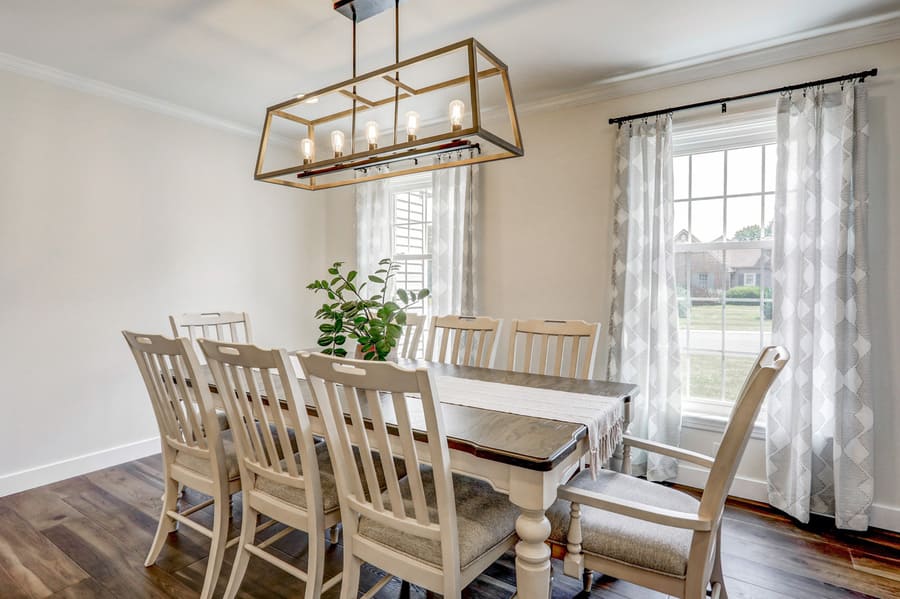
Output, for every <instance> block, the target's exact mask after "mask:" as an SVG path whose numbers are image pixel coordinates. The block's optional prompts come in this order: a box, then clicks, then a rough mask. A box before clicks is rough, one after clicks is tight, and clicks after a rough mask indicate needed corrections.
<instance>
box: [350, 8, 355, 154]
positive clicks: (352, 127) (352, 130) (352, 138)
mask: <svg viewBox="0 0 900 599" xmlns="http://www.w3.org/2000/svg"><path fill="white" fill-rule="evenodd" d="M350 10H351V11H352V13H353V78H354V79H356V6H354V5H352V4H351V5H350ZM350 153H351V154H356V84H355V83H354V84H353V110H352V117H351V119H350Z"/></svg>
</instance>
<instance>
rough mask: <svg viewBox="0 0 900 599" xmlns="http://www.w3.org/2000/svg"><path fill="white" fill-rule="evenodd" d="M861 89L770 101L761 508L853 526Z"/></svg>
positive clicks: (857, 498)
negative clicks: (769, 268)
mask: <svg viewBox="0 0 900 599" xmlns="http://www.w3.org/2000/svg"><path fill="white" fill-rule="evenodd" d="M866 98H867V96H866V88H865V85H864V84H861V83H859V84H856V85H849V84H848V85H845V86H842V89H841V90H839V91H829V92H826V91H824V89H822V88H817V89H816V90H814V91H812V90H811V91H809V92H807V93H804V94H802V95H801V94H795V95H793V96H792V97H791V96H785V97H782V98H780V99H779V102H778V169H777V179H776V209H775V254H774V260H775V279H774V300H775V306H776V311H775V313H774V322H773V331H774V334H773V337H774V339H775V341H776V342H777V343H781V344H783V345H784V346H785V347H787V348H788V349H789V350H790V352H791V354H792V359H791V361H790V363H789V364H788V365H787V367H786V368H785V369H784V371H783V372H782V373H781V376H780V377H779V378H778V379H777V380H776V381H775V386H774V387H773V390H772V392H771V393H770V394H769V400H768V401H769V403H768V430H767V441H766V457H767V460H766V469H767V475H768V485H769V503H771V504H772V505H773V506H775V507H778V508H780V509H782V510H784V511H785V512H787V513H789V514H791V515H792V516H794V517H795V518H797V519H798V520H800V521H802V522H808V521H809V514H810V512H816V513H822V514H833V515H834V516H835V520H836V523H837V526H838V527H839V528H847V529H851V530H864V529H866V528H867V527H868V524H869V508H870V506H871V504H872V495H873V492H874V479H873V430H872V425H873V412H872V398H871V395H870V378H869V354H870V344H869V318H868V263H867V254H866V241H867V230H866V229H867V225H866V212H867V203H868V192H867V188H866V144H867V142H868V120H867V117H866Z"/></svg>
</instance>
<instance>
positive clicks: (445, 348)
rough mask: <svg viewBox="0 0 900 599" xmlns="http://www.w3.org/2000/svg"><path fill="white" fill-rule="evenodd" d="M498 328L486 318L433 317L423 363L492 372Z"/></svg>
mask: <svg viewBox="0 0 900 599" xmlns="http://www.w3.org/2000/svg"><path fill="white" fill-rule="evenodd" d="M500 324H501V321H500V320H497V319H495V318H490V317H488V316H457V315H447V316H434V317H432V319H431V326H430V327H429V329H428V344H427V348H426V350H425V359H426V360H429V361H432V362H444V363H447V364H454V365H457V366H479V367H481V368H491V367H492V366H493V364H494V354H495V353H496V351H497V337H498V335H499V331H500ZM438 339H440V344H439V343H438Z"/></svg>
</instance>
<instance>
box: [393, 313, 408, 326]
mask: <svg viewBox="0 0 900 599" xmlns="http://www.w3.org/2000/svg"><path fill="white" fill-rule="evenodd" d="M395 320H396V321H397V324H399V325H400V326H406V312H404V311H403V310H400V311H399V312H397V316H396V317H395Z"/></svg>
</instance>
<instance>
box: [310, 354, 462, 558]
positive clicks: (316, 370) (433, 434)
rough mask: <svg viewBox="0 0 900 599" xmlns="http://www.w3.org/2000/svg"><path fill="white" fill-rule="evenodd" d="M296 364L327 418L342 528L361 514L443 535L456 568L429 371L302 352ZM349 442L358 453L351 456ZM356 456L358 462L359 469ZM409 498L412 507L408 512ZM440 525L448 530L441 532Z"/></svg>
mask: <svg viewBox="0 0 900 599" xmlns="http://www.w3.org/2000/svg"><path fill="white" fill-rule="evenodd" d="M300 363H301V365H302V366H303V370H304V372H305V373H306V377H307V379H308V380H309V383H310V388H311V389H312V391H313V397H314V400H315V402H316V404H317V407H318V408H319V411H320V414H321V417H322V418H323V421H324V423H325V430H326V440H327V442H328V445H329V447H330V448H331V451H332V452H333V453H332V458H333V459H332V461H333V465H334V469H335V473H336V474H337V478H338V487H339V490H340V493H341V495H342V496H346V497H348V500H347V501H345V502H342V504H341V509H342V510H346V511H345V513H344V514H343V515H342V520H343V522H344V527H345V528H344V531H345V534H348V535H354V534H355V524H354V523H355V522H356V519H357V517H358V516H360V515H365V516H368V517H371V518H375V519H376V520H377V521H379V522H381V523H383V524H386V525H388V526H392V527H393V528H395V529H396V530H397V531H398V532H401V531H402V532H403V533H406V534H413V535H417V536H421V537H423V538H428V539H438V540H440V541H441V543H442V546H441V553H442V558H443V567H444V569H445V570H446V569H447V568H459V552H458V547H459V539H458V535H457V534H456V532H455V531H456V530H457V528H456V508H455V504H454V501H453V486H452V479H451V474H450V455H449V449H448V447H447V438H446V436H445V434H444V424H443V418H442V415H441V409H440V403H439V402H438V400H437V398H436V397H435V395H434V393H433V389H434V386H433V379H432V376H431V374H430V373H429V371H428V370H427V369H424V368H420V369H418V370H410V369H406V368H402V367H400V366H398V365H396V364H393V363H390V362H369V361H363V360H349V359H343V358H332V357H330V356H325V355H322V354H309V353H301V354H300ZM339 387H341V388H343V395H340V394H338V393H337V389H338V388H339ZM341 399H342V400H343V402H342V401H341ZM363 401H364V402H365V406H363V405H362V402H363ZM413 402H415V403H419V404H420V405H421V410H416V411H415V413H416V414H417V416H418V415H419V414H421V420H420V421H418V422H416V423H413V422H412V421H411V414H412V413H413V412H412V410H410V404H411V403H413ZM366 415H368V417H366ZM347 416H349V418H347ZM413 426H416V427H418V428H417V429H414V428H413ZM422 429H424V431H423V430H422ZM423 432H424V435H425V438H426V440H425V443H427V448H428V449H427V454H428V457H429V461H430V464H431V468H432V471H433V484H434V494H430V493H428V492H427V491H428V489H426V481H425V479H424V478H423V477H422V475H421V468H422V467H423V466H424V463H423V462H422V460H421V456H420V453H419V451H418V450H417V447H416V443H417V442H422V439H421V437H420V438H419V439H418V440H417V439H416V434H419V435H422V433H423ZM354 449H356V451H357V452H358V456H354ZM373 450H375V451H377V452H378V454H379V459H380V464H381V471H382V474H383V476H384V484H383V488H386V489H387V498H388V499H389V500H390V505H389V506H388V505H386V502H385V501H384V500H383V499H382V497H381V491H380V489H379V481H378V480H377V477H376V472H375V471H374V468H373V467H374V464H375V462H374V460H375V458H374V457H373V455H372V453H371V452H372V451H373ZM395 458H399V459H402V460H403V461H404V463H405V470H406V476H407V477H406V479H405V480H404V481H402V482H401V480H400V478H399V476H398V472H397V470H396V469H395V467H394V459H395ZM356 459H359V460H360V462H361V464H362V471H363V473H362V475H361V474H360V468H358V467H357V464H356ZM429 498H430V499H429ZM407 502H408V503H407ZM409 504H412V510H411V512H412V513H409V511H408V506H409ZM434 513H436V514H437V519H436V520H435V519H434V518H433V514H434ZM441 531H453V534H449V535H447V534H444V535H441Z"/></svg>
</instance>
